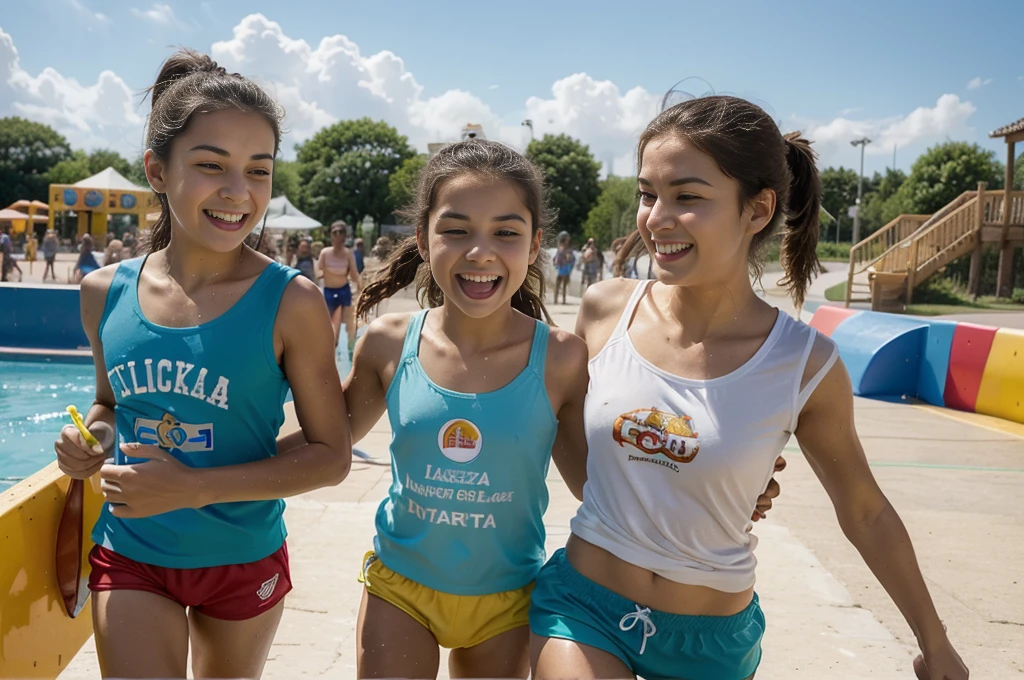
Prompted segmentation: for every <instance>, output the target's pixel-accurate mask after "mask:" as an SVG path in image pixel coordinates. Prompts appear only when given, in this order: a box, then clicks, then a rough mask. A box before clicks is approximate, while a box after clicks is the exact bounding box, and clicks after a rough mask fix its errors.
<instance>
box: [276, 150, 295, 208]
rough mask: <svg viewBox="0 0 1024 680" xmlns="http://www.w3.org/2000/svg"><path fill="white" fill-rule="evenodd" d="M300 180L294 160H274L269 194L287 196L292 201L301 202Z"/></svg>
mask: <svg viewBox="0 0 1024 680" xmlns="http://www.w3.org/2000/svg"><path fill="white" fill-rule="evenodd" d="M301 194H302V180H301V179H300V178H299V167H298V163H296V162H295V161H283V160H275V161H274V180H273V188H272V189H271V195H272V196H273V197H274V198H277V197H278V196H287V197H288V199H289V200H290V201H291V202H292V203H300V202H302V198H301V197H300V195H301Z"/></svg>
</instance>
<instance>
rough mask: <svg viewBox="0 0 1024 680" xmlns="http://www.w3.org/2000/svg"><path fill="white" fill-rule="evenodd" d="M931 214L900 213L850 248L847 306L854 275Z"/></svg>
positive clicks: (895, 245) (865, 268) (911, 232)
mask: <svg viewBox="0 0 1024 680" xmlns="http://www.w3.org/2000/svg"><path fill="white" fill-rule="evenodd" d="M930 217H931V216H930V215H900V216H899V217H897V218H895V219H894V220H892V221H891V222H889V223H888V224H887V225H885V226H884V227H882V228H881V229H879V230H878V231H876V232H875V233H873V234H871V235H870V236H868V237H867V238H865V239H864V240H862V241H861V242H860V243H857V244H855V245H854V246H853V247H852V248H851V249H850V266H849V267H850V268H849V273H848V275H847V277H846V306H847V307H849V306H850V299H851V297H852V292H853V277H854V276H855V275H856V274H860V273H861V272H864V271H866V270H867V269H868V267H870V266H871V265H873V264H874V263H876V262H878V261H879V260H880V259H882V258H883V257H885V256H886V254H887V253H889V252H890V251H891V250H893V249H894V248H896V247H897V246H898V245H899V244H900V243H902V242H903V241H905V240H906V239H907V237H908V236H910V235H911V234H913V233H914V232H916V231H917V230H918V229H920V228H921V226H922V225H923V224H925V223H926V222H927V221H928V219H929V218H930Z"/></svg>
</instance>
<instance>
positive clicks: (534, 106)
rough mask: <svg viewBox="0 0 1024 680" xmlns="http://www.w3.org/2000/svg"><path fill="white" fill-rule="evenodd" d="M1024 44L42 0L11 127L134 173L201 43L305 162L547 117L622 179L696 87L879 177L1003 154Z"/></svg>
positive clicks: (34, 5)
mask: <svg viewBox="0 0 1024 680" xmlns="http://www.w3.org/2000/svg"><path fill="white" fill-rule="evenodd" d="M254 15H255V16H254ZM247 17H248V18H247ZM1022 26H1024V3H1021V2H1018V1H1015V0H1005V1H1003V2H989V3H984V4H979V5H978V6H976V7H975V8H971V9H968V8H967V7H966V6H965V5H964V4H963V3H962V2H961V3H953V2H945V1H943V2H921V1H915V2H892V1H891V0H890V1H889V2H874V1H869V2H858V3H842V4H839V3H830V2H803V1H792V2H791V1H785V0H780V1H779V2H775V3H771V4H769V3H765V2H760V3H758V2H747V1H733V2H729V3H707V2H702V3H694V2H676V3H656V4H647V5H645V4H643V3H641V4H632V3H626V2H621V0H620V1H619V2H557V1H555V2H552V1H550V0H549V1H548V2H534V1H533V0H519V1H517V2H514V3H493V2H475V3H470V2H440V1H438V2H411V1H410V2H381V1H375V2H339V1H333V2H322V1H310V2H292V3H281V2H260V1H253V0H250V1H247V2H241V1H238V0H213V1H212V2H200V1H198V0H166V1H163V2H156V3H154V2H152V1H151V0H146V1H143V0H139V1H136V2H120V1H114V0H109V1H105V0H33V2H22V3H19V8H18V11H17V12H5V13H4V15H3V17H2V18H0V30H2V31H3V33H4V34H6V43H7V44H5V43H4V40H5V36H3V35H0V80H4V79H5V80H6V81H7V82H6V83H3V82H0V115H22V116H25V117H29V118H35V119H37V120H42V121H44V122H48V123H50V124H52V125H54V127H57V128H58V129H59V130H60V131H61V132H62V133H64V134H65V135H66V136H68V138H69V139H70V140H71V141H72V143H73V144H75V145H77V146H83V147H87V148H89V147H95V146H101V145H103V146H113V147H114V148H117V149H118V150H120V151H122V153H125V154H127V155H132V154H133V153H134V152H136V151H137V149H138V147H139V145H140V143H141V134H142V133H141V130H142V121H143V119H144V116H145V112H146V110H145V107H141V106H139V104H138V101H139V100H138V97H135V98H134V99H133V98H132V96H133V95H134V94H135V93H137V92H138V91H139V90H141V89H142V88H144V87H146V86H147V85H149V84H150V83H151V82H152V79H153V78H154V76H155V74H156V72H157V69H158V67H159V64H160V62H161V61H162V60H163V59H164V58H165V57H166V56H167V55H168V54H169V53H170V47H171V46H173V45H178V44H184V45H188V46H190V47H194V48H196V49H200V50H202V51H207V52H210V51H211V50H212V51H213V52H214V54H215V56H216V57H217V58H218V59H219V60H220V61H221V62H222V63H225V65H227V66H229V67H230V68H232V70H240V71H242V72H243V73H245V74H246V75H250V76H253V77H256V78H257V79H259V80H261V82H265V83H267V84H268V87H270V89H271V90H272V91H274V92H275V94H276V95H277V96H278V97H279V99H280V100H281V101H282V102H283V103H284V104H285V106H286V108H287V109H288V112H289V121H290V123H291V129H292V134H291V136H290V137H289V138H288V143H289V145H291V144H294V143H295V142H298V141H301V140H302V139H303V138H305V137H307V136H308V135H309V134H311V133H312V132H313V131H315V129H317V128H318V127H319V126H320V125H322V124H325V123H329V122H332V121H334V120H337V119H339V118H345V117H349V116H354V115H371V116H374V117H383V118H386V119H388V120H389V121H390V122H392V123H393V124H395V125H396V126H397V127H399V129H400V130H401V131H402V132H403V133H405V134H407V135H408V136H409V137H410V139H411V140H412V141H413V142H414V143H415V144H417V145H418V146H424V145H425V144H426V142H427V141H439V140H440V139H442V138H454V137H455V136H457V134H458V130H459V128H461V125H462V124H463V123H465V122H470V121H473V122H482V123H483V124H484V127H485V130H486V132H487V134H488V136H490V137H492V138H499V139H502V140H503V141H507V142H509V143H511V144H513V145H517V146H522V145H523V144H525V141H526V140H528V133H527V132H526V130H525V129H524V128H522V127H521V126H520V125H519V123H520V121H521V120H522V119H523V118H525V117H531V118H533V119H534V121H535V127H536V130H537V132H538V133H543V132H568V133H569V134H573V135H575V136H578V137H580V138H582V139H583V141H585V142H587V143H588V144H590V145H591V147H592V149H593V150H594V151H595V154H596V155H597V156H598V158H599V160H601V161H603V162H605V163H607V164H610V165H613V166H614V169H615V171H616V172H618V173H619V174H625V173H627V172H629V170H630V169H631V165H632V163H631V161H630V160H629V159H630V152H631V146H632V144H633V143H634V142H635V138H636V136H637V135H638V133H639V132H640V131H641V130H642V128H643V124H644V123H645V122H646V120H648V119H649V118H650V117H651V115H653V113H654V112H655V111H656V103H657V100H658V98H660V96H661V94H663V93H664V92H665V90H667V89H668V88H669V87H671V86H672V85H673V84H674V83H675V82H676V81H678V80H680V79H682V78H686V77H689V76H698V77H700V78H703V79H704V80H706V81H708V82H709V83H710V84H711V86H712V87H713V88H714V89H715V90H716V91H718V92H722V93H729V94H735V95H739V96H743V97H746V98H749V99H752V100H754V101H756V102H758V103H759V104H761V105H762V106H764V107H765V108H766V109H767V110H768V111H769V112H770V113H771V114H772V115H773V116H774V117H775V118H776V119H777V120H779V121H780V122H781V124H782V126H783V128H784V129H786V130H789V129H797V128H800V129H804V130H805V131H808V133H809V134H810V135H811V136H812V139H813V140H814V141H816V142H817V145H818V147H819V152H820V153H821V155H822V164H823V165H834V164H840V163H841V164H844V165H846V166H847V167H853V166H855V164H856V163H857V162H858V153H859V152H858V151H857V150H855V149H853V148H852V147H851V146H850V145H849V140H850V139H853V138H855V137H856V136H859V135H862V134H867V135H868V136H869V137H872V139H874V140H875V143H873V144H872V145H871V146H869V147H868V151H869V153H868V155H867V157H866V160H865V165H866V170H867V171H868V172H871V171H872V170H881V169H884V168H885V167H886V166H888V165H891V163H892V151H893V149H892V146H893V144H896V145H898V147H899V148H898V149H897V156H896V163H897V166H899V167H901V168H904V169H906V168H907V167H908V166H909V165H910V163H911V162H912V161H913V159H914V158H915V157H916V156H917V155H918V154H919V153H921V152H922V151H923V150H924V149H925V148H927V146H929V145H931V144H934V143H936V142H939V141H943V140H945V139H964V140H968V141H975V142H978V143H980V144H982V145H983V146H985V147H986V148H991V149H993V150H995V151H996V152H997V154H998V156H999V158H1000V159H1002V158H1003V157H1004V156H1005V153H1004V150H1003V147H1002V145H1001V144H1000V143H999V142H997V141H994V140H990V139H988V133H989V131H991V130H992V129H994V128H996V127H999V126H1000V125H1004V124H1006V123H1009V122H1011V121H1013V120H1016V119H1018V118H1021V117H1024V61H1022V60H1020V59H1015V58H1011V56H1012V55H1013V54H1014V53H1015V51H1016V50H1017V45H1018V44H1019V38H1020V35H1021V34H1020V31H1021V27H1022ZM43 29H45V31H44V30H43ZM240 29H241V33H242V35H239V34H238V31H239V30H240ZM331 36H344V38H340V37H334V38H331ZM325 38H330V40H329V41H328V43H329V44H328V45H327V46H326V47H325V46H324V45H322V44H321V41H322V40H324V39H325ZM346 39H347V40H346ZM215 43H217V44H219V45H220V47H219V48H215V47H214V45H215ZM380 53H384V54H383V56H381V55H380ZM15 54H16V56H15ZM375 55H377V56H375ZM48 69H49V70H48ZM105 71H109V72H110V73H107V74H106V75H101V74H102V73H103V72H105ZM687 87H688V89H689V90H690V91H691V92H693V93H694V94H701V93H703V92H704V91H705V90H706V89H707V88H706V86H705V85H704V84H703V83H701V82H698V81H691V82H690V83H689V84H688V86H687ZM290 153H291V151H290V149H288V150H287V151H286V155H288V154H290Z"/></svg>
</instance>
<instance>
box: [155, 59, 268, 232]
mask: <svg viewBox="0 0 1024 680" xmlns="http://www.w3.org/2000/svg"><path fill="white" fill-rule="evenodd" d="M147 92H148V93H149V96H150V99H151V100H152V105H153V110H152V111H151V112H150V114H149V122H148V124H147V126H146V148H148V149H152V150H153V153H154V154H155V155H156V157H157V158H158V159H159V160H161V161H166V160H167V159H168V158H169V157H170V155H171V145H172V143H173V142H174V140H175V138H176V137H178V135H181V134H183V133H184V132H185V130H186V129H188V125H189V123H190V122H191V121H192V117H193V116H195V115H196V114H198V113H212V112H214V111H222V110H224V109H237V110H239V111H243V112H245V113H254V114H257V115H260V116H263V118H264V119H265V120H266V121H267V123H268V124H269V125H270V127H271V129H272V130H273V131H274V155H275V156H276V155H277V150H278V147H279V146H280V145H281V121H282V119H283V118H284V112H283V110H282V109H281V107H280V106H278V104H277V102H275V101H274V100H273V99H272V98H271V97H270V95H268V94H267V93H266V92H264V91H263V89H262V88H261V87H260V86H259V85H257V84H256V83H254V82H253V81H251V80H249V79H248V78H245V77H243V76H241V75H239V74H238V73H228V72H227V70H225V69H224V68H223V67H222V66H218V65H217V62H215V61H214V60H213V59H211V58H210V57H209V56H207V55H205V54H201V53H199V52H196V51H195V50H190V49H184V48H183V49H180V50H178V51H177V52H175V53H174V54H173V55H171V57H170V58H169V59H168V60H167V61H165V62H164V64H163V66H162V67H161V68H160V75H158V76H157V79H156V83H154V84H153V86H152V87H150V88H149V89H148V90H147ZM157 198H158V199H159V200H160V218H159V219H158V220H157V221H156V224H154V225H153V228H152V229H150V230H149V236H148V238H147V239H146V248H147V250H148V252H154V251H157V250H160V249H161V248H166V247H167V244H168V243H170V242H171V210H170V207H169V206H168V204H167V195H166V194H159V193H158V194H157ZM265 219H266V218H265V216H264V221H265ZM263 231H264V230H262V229H261V230H260V234H259V237H258V238H256V237H254V236H253V235H252V234H250V240H251V241H253V243H250V245H251V246H252V247H253V248H255V249H256V250H259V242H260V241H262V240H263Z"/></svg>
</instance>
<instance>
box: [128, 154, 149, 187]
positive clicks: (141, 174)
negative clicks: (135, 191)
mask: <svg viewBox="0 0 1024 680" xmlns="http://www.w3.org/2000/svg"><path fill="white" fill-rule="evenodd" d="M125 177H127V178H128V179H130V180H131V181H132V183H134V184H138V185H139V186H140V187H148V186H149V178H147V177H146V164H145V162H144V161H143V160H142V154H139V155H138V156H136V157H135V160H134V161H132V163H131V166H130V167H129V168H128V174H127V175H125Z"/></svg>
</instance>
